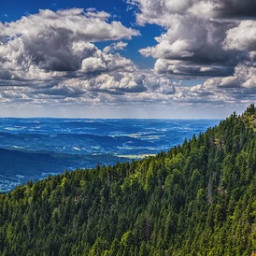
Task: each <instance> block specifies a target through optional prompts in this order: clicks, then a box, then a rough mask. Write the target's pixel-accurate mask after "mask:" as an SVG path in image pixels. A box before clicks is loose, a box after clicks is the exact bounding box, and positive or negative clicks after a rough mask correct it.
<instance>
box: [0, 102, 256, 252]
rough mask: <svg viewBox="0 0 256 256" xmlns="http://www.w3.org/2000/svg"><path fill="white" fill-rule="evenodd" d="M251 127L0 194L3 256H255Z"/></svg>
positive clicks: (248, 117)
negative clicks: (155, 154)
mask: <svg viewBox="0 0 256 256" xmlns="http://www.w3.org/2000/svg"><path fill="white" fill-rule="evenodd" d="M255 120H256V109H255V108H254V106H251V107H250V108H248V109H247V111H246V112H245V113H244V114H243V115H242V116H237V115H236V114H235V113H234V114H233V115H232V116H231V117H229V118H227V119H226V120H225V121H223V122H221V123H220V125H219V126H217V127H214V128H211V129H208V131H207V132H206V133H205V134H201V135H199V137H198V138H195V137H193V138H192V139H191V140H190V141H185V142H184V144H183V145H182V146H177V147H174V148H172V149H171V150H170V151H169V152H168V153H160V154H158V155H157V156H156V157H149V158H147V159H145V160H142V161H137V162H136V161H133V162H131V163H123V164H116V165H115V166H113V167H111V166H110V167H105V166H102V167H100V166H99V165H97V167H96V168H95V169H93V170H77V171H74V172H72V173H69V172H65V174H63V175H57V176H55V177H48V178H47V179H45V180H43V181H40V182H36V183H34V184H32V183H31V182H30V183H28V184H27V185H24V186H20V187H18V188H16V189H15V190H14V191H12V192H10V193H9V194H2V195H0V255H12V256H15V255H19V256H22V255H26V256H27V255H47V256H50V255H60V256H62V255H89V256H96V255H97V256H109V255H115V256H130V255H139V256H165V255H166V256H167V255H168V256H169V255H175V256H176V255H177V256H179V255H195V256H197V255H211V256H213V255H216V256H217V255H220V256H223V255H226V256H227V255H237V256H242V255H246V256H248V255H256V137H255V135H254V129H255V124H256V122H255Z"/></svg>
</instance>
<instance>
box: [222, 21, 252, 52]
mask: <svg viewBox="0 0 256 256" xmlns="http://www.w3.org/2000/svg"><path fill="white" fill-rule="evenodd" d="M224 47H225V48H226V49H235V50H240V51H256V21H255V20H244V21H241V22H240V23H239V25H238V26H237V27H234V28H232V29H229V30H228V31H227V36H226V39H225V41H224Z"/></svg>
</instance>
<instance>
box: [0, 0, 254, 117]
mask: <svg viewBox="0 0 256 256" xmlns="http://www.w3.org/2000/svg"><path fill="white" fill-rule="evenodd" d="M255 18H256V1H255V0H243V1H240V0H158V1H155V0H118V1H117V0H107V1H106V0H104V1H102V0H87V1H81V0H80V1H79V0H55V1H51V0H44V1H34V0H33V1H32V0H1V2H0V109H1V111H0V116H2V117H5V116H8V117H88V118H186V119H195V118H197V119H200V118H209V119H212V118H224V117H226V116H227V115H229V114H230V113H232V112H234V111H237V112H238V113H241V111H243V110H244V109H245V108H246V107H247V106H248V105H249V104H251V103H254V102H255V99H256V97H255V95H256V62H255V60H256V19H255Z"/></svg>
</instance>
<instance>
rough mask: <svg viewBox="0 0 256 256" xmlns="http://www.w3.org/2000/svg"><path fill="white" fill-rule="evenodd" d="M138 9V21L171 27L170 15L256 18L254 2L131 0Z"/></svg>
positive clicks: (236, 0)
mask: <svg viewBox="0 0 256 256" xmlns="http://www.w3.org/2000/svg"><path fill="white" fill-rule="evenodd" d="M128 3H129V4H130V5H135V6H137V7H138V9H139V12H138V15H137V21H138V23H139V24H140V25H143V24H146V23H154V24H160V25H163V26H167V27H168V26H169V25H170V23H171V20H170V14H178V15H194V16H198V17H202V18H206V19H210V18H244V17H255V16H256V2H255V1H254V0H243V1H240V0H214V1H212V0H159V1H154V0H129V1H128Z"/></svg>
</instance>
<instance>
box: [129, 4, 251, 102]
mask: <svg viewBox="0 0 256 256" xmlns="http://www.w3.org/2000/svg"><path fill="white" fill-rule="evenodd" d="M129 3H130V5H132V6H134V7H135V10H136V18H137V23H138V25H142V26H143V25H146V24H156V25H159V26H161V27H163V28H164V29H165V32H163V33H162V34H161V35H159V36H158V37H156V38H155V40H156V45H153V46H149V47H146V48H144V49H141V50H140V53H141V54H142V55H143V56H145V57H149V56H152V57H153V58H155V59H156V62H155V66H154V69H155V71H156V72H157V73H159V74H165V75H166V76H169V77H172V76H176V77H180V78H181V79H182V78H183V79H184V78H185V77H187V78H191V79H193V78H198V77H201V78H203V77H204V78H205V79H206V81H205V82H204V83H202V84H199V85H196V86H193V87H182V86H181V87H178V88H177V89H176V94H175V95H176V96H175V97H174V99H179V100H180V101H183V100H184V101H189V102H204V101H205V102H209V101H214V102H235V101H243V100H244V99H249V98H250V99H251V98H252V97H253V96H254V95H255V92H256V90H255V89H254V88H255V51H256V48H255V47H256V41H255V40H256V23H255V16H256V1H254V0H245V1H239V0H214V1H211V0H199V1H198V0H159V1H154V0H130V1H129Z"/></svg>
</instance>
